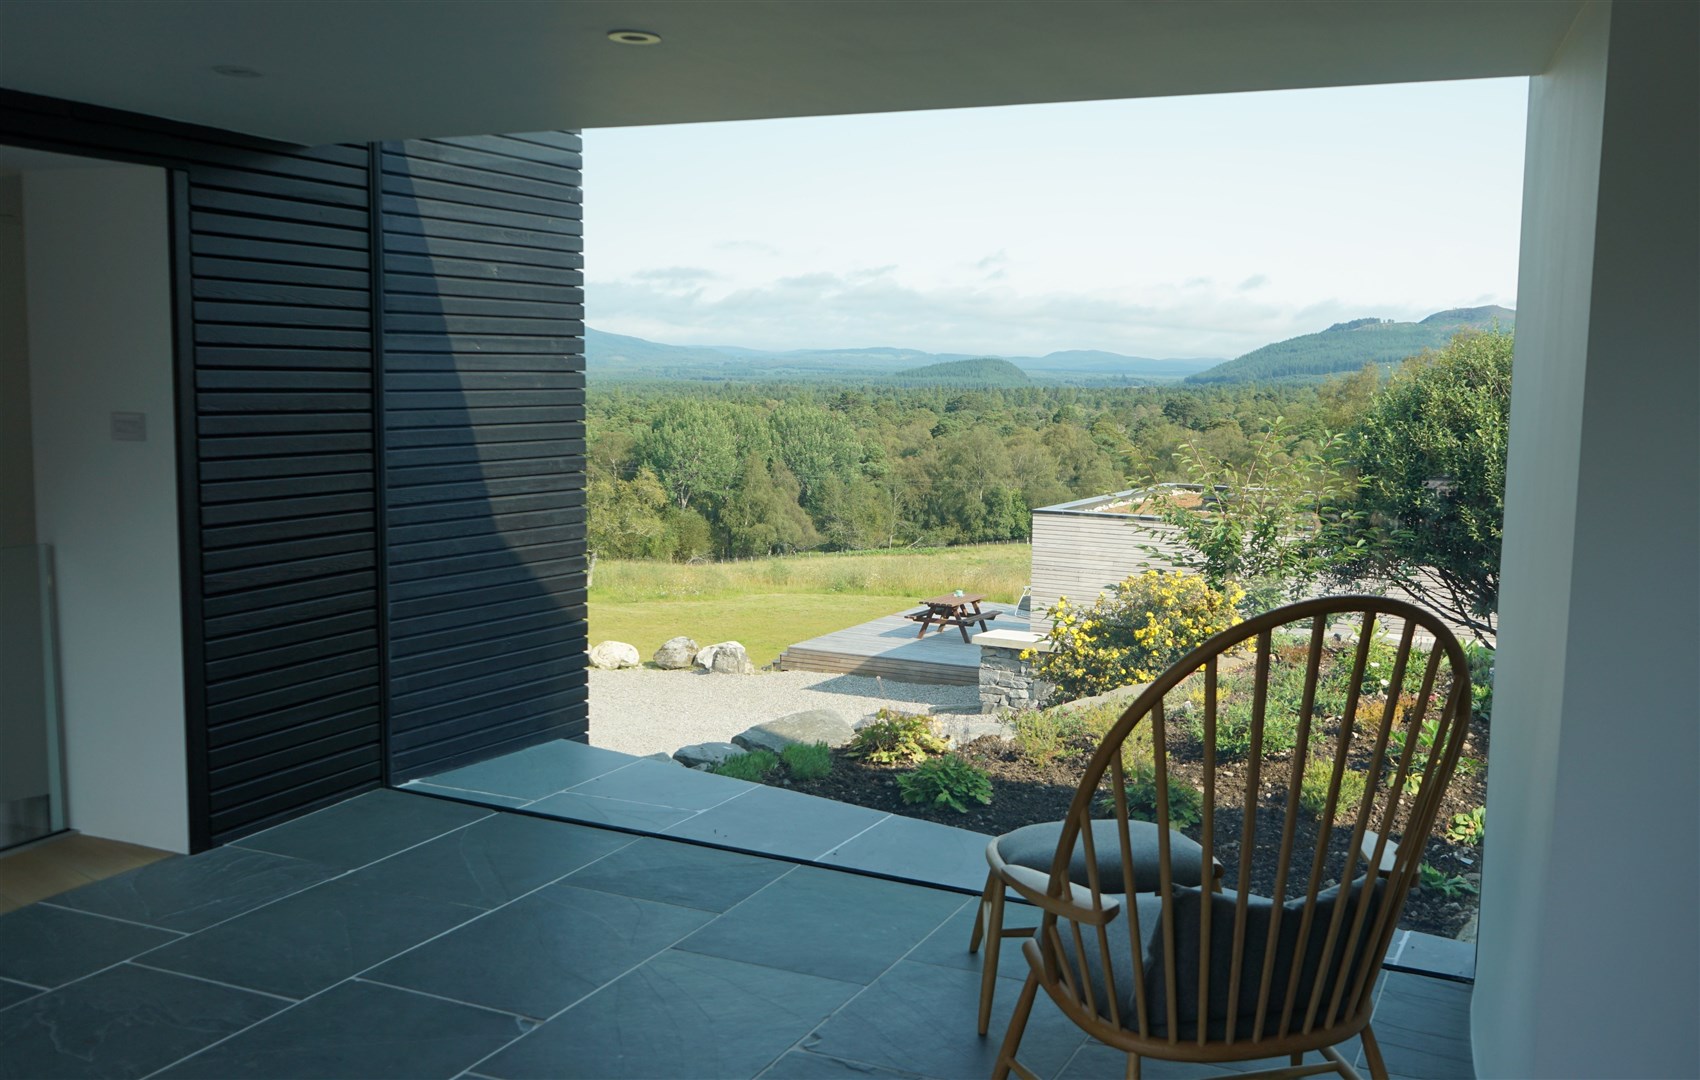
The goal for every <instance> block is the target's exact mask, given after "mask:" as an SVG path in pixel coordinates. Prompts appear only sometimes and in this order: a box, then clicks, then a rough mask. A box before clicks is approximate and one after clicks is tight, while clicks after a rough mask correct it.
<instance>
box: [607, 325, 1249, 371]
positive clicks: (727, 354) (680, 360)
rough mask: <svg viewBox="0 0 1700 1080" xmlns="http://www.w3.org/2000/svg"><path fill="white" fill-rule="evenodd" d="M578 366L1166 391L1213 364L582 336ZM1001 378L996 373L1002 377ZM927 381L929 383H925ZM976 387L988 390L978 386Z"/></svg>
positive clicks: (1102, 355) (1080, 353)
mask: <svg viewBox="0 0 1700 1080" xmlns="http://www.w3.org/2000/svg"><path fill="white" fill-rule="evenodd" d="M584 350H585V366H586V369H587V372H588V374H589V377H590V378H591V379H592V380H594V381H596V382H640V381H641V382H676V381H695V382H812V381H819V382H870V383H879V382H885V381H890V380H893V379H900V380H902V381H904V382H905V383H908V382H910V374H911V373H912V372H914V371H916V370H918V369H922V368H926V367H930V366H933V365H938V364H948V363H953V362H956V361H968V362H979V361H980V360H986V359H991V360H998V361H1001V362H1003V363H1007V364H1008V365H1010V366H1012V367H1014V368H1015V369H1016V370H1017V372H1018V373H1024V378H1025V379H1026V380H1027V381H1026V382H1022V383H1007V384H1000V385H1029V384H1030V383H1031V382H1039V383H1046V384H1051V385H1056V384H1063V385H1106V384H1109V385H1115V384H1138V383H1167V382H1174V381H1176V380H1178V379H1181V378H1184V377H1185V376H1187V375H1190V374H1192V373H1194V372H1197V371H1203V370H1204V369H1205V368H1208V367H1210V366H1211V365H1213V364H1216V363H1218V361H1216V360H1209V359H1179V360H1153V359H1150V358H1149V357H1143V356H1124V355H1122V354H1120V353H1112V352H1096V351H1089V350H1071V351H1065V352H1054V353H1048V354H1047V355H1045V356H1007V357H985V356H978V357H977V356H975V355H974V354H972V353H929V352H922V351H920V350H918V349H900V348H892V347H885V346H879V347H874V348H866V349H794V350H791V351H788V352H769V351H764V350H761V349H749V348H743V347H741V346H734V345H663V344H661V343H660V342H655V341H646V340H644V339H643V338H637V337H628V336H626V335H624V334H609V333H605V332H603V331H601V330H596V329H593V328H588V327H587V328H586V329H585V335H584ZM1007 376H1008V372H1004V373H1003V377H1007ZM928 377H929V378H930V377H931V376H928ZM978 385H992V384H991V383H979V384H978Z"/></svg>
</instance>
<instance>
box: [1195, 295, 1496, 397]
mask: <svg viewBox="0 0 1700 1080" xmlns="http://www.w3.org/2000/svg"><path fill="white" fill-rule="evenodd" d="M1516 321H1517V313H1516V312H1514V311H1512V310H1511V309H1509V308H1502V307H1494V306H1489V307H1476V308H1451V309H1449V310H1446V311H1437V312H1435V313H1434V314H1433V315H1430V316H1429V317H1428V318H1426V319H1424V320H1422V321H1421V322H1414V323H1410V322H1393V321H1391V320H1388V319H1353V320H1352V321H1350V322H1343V323H1335V324H1334V325H1333V326H1330V327H1329V328H1328V329H1326V330H1323V331H1322V332H1320V333H1316V334H1305V335H1302V336H1300V337H1295V338H1288V339H1287V340H1286V341H1277V342H1275V343H1274V344H1273V345H1265V346H1263V347H1262V348H1261V349H1253V350H1252V351H1251V352H1248V353H1246V354H1245V355H1244V356H1242V357H1239V358H1238V359H1236V360H1229V361H1228V362H1227V363H1225V364H1218V365H1216V366H1215V367H1213V368H1210V369H1208V370H1206V371H1201V372H1198V373H1197V374H1194V375H1189V376H1187V379H1186V381H1187V382H1188V383H1192V384H1207V383H1240V382H1301V381H1302V382H1310V381H1315V380H1318V379H1323V378H1326V377H1328V376H1330V375H1337V374H1340V373H1341V372H1347V371H1356V370H1358V369H1359V368H1361V367H1363V366H1364V365H1365V364H1372V363H1373V364H1381V365H1383V366H1385V367H1389V368H1391V367H1393V366H1394V365H1396V364H1398V363H1399V362H1400V361H1401V360H1404V359H1405V358H1406V357H1409V356H1415V355H1417V354H1418V353H1420V352H1422V351H1423V350H1424V349H1438V348H1440V347H1442V346H1444V345H1445V344H1446V343H1447V342H1448V341H1451V340H1452V338H1453V337H1454V336H1455V335H1456V334H1457V333H1458V331H1459V330H1462V329H1465V328H1470V329H1475V330H1486V329H1489V328H1490V327H1492V326H1493V325H1494V324H1495V323H1497V324H1498V325H1499V327H1500V329H1502V330H1511V329H1513V328H1514V327H1515V325H1516Z"/></svg>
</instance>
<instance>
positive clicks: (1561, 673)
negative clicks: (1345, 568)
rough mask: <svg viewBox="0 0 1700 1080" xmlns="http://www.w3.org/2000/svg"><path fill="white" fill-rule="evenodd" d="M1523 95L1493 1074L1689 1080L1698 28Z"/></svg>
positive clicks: (1697, 869)
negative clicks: (1525, 126)
mask: <svg viewBox="0 0 1700 1080" xmlns="http://www.w3.org/2000/svg"><path fill="white" fill-rule="evenodd" d="M1696 10H1697V9H1696V8H1695V6H1693V5H1691V4H1686V3H1682V4H1676V3H1672V4H1644V3H1635V4H1616V5H1615V6H1614V5H1611V4H1607V3H1593V4H1590V5H1589V6H1588V7H1587V8H1585V9H1584V10H1583V12H1582V14H1581V15H1580V16H1579V18H1578V21H1577V24H1576V26H1575V28H1574V29H1573V31H1572V33H1571V35H1570V37H1569V39H1568V40H1567V42H1566V45H1565V47H1564V49H1563V50H1562V51H1561V53H1560V54H1559V56H1558V58H1557V59H1556V61H1555V64H1554V67H1553V68H1552V70H1551V71H1550V72H1548V73H1547V74H1545V75H1543V76H1540V77H1538V78H1536V79H1534V80H1533V83H1532V86H1531V97H1530V115H1529V135H1528V152H1527V158H1526V164H1525V177H1526V180H1525V185H1526V188H1525V195H1524V210H1523V241H1522V253H1521V280H1520V282H1519V286H1518V305H1517V308H1518V311H1517V354H1516V363H1515V369H1514V370H1515V375H1514V381H1513V389H1512V413H1511V451H1510V461H1509V463H1508V469H1507V480H1506V507H1505V510H1506V522H1505V546H1504V554H1503V568H1502V588H1501V593H1500V615H1501V622H1500V637H1499V645H1500V649H1499V653H1498V657H1497V673H1496V674H1497V678H1496V684H1495V701H1494V718H1493V776H1492V780H1491V783H1490V784H1489V788H1488V821H1489V829H1488V840H1487V853H1486V859H1485V863H1484V867H1483V873H1484V879H1483V882H1482V915H1481V928H1480V948H1479V954H1478V965H1477V981H1476V989H1475V994H1474V997H1473V1004H1472V1028H1473V1041H1474V1048H1475V1059H1476V1060H1475V1064H1476V1069H1477V1073H1478V1075H1480V1076H1483V1077H1496V1076H1518V1077H1525V1076H1542V1077H1559V1076H1637V1077H1651V1076H1688V1077H1692V1076H1696V1075H1700V1036H1697V1034H1696V1029H1697V1027H1700V1025H1697V1023H1696V1017H1700V911H1697V897H1700V722H1697V721H1700V678H1697V676H1696V661H1697V658H1700V656H1697V654H1700V195H1697V193H1700V76H1697V73H1696V72H1697V44H1700V19H1697V14H1696Z"/></svg>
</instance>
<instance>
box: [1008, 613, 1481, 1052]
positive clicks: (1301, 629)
mask: <svg viewBox="0 0 1700 1080" xmlns="http://www.w3.org/2000/svg"><path fill="white" fill-rule="evenodd" d="M1398 623H1402V624H1403V625H1402V626H1398V625H1397V624H1398ZM1389 626H1392V627H1394V628H1395V633H1394V634H1393V635H1391V636H1384V635H1383V632H1384V630H1385V629H1386V628H1387V627H1389ZM1419 632H1422V633H1424V634H1426V635H1427V636H1428V637H1429V638H1431V639H1432V642H1433V643H1432V645H1430V646H1429V647H1428V648H1427V649H1423V648H1421V647H1419V646H1418V645H1417V644H1416V641H1417V635H1418V633H1419ZM1469 717H1470V681H1469V663H1468V660H1467V658H1466V656H1465V653H1464V650H1463V649H1462V648H1461V647H1460V646H1459V644H1458V641H1457V639H1456V638H1455V637H1454V636H1453V635H1452V633H1451V632H1450V631H1449V630H1448V629H1447V627H1446V626H1445V624H1443V623H1442V622H1440V620H1439V619H1437V618H1435V617H1434V616H1433V615H1432V614H1430V613H1428V612H1426V611H1423V610H1422V609H1420V608H1417V607H1415V606H1413V605H1411V604H1407V603H1404V602H1401V601H1397V600H1391V599H1386V598H1382V597H1372V596H1343V597H1328V598H1324V599H1320V600H1310V601H1305V602H1302V603H1297V604H1293V605H1290V606H1288V607H1284V608H1281V609H1278V610H1276V611H1271V612H1268V613H1266V614H1264V615H1260V616H1258V617H1256V618H1253V619H1250V620H1247V621H1246V622H1243V623H1240V624H1239V625H1237V626H1235V627H1233V628H1231V629H1229V630H1227V631H1225V632H1223V633H1221V634H1218V635H1216V636H1215V637H1213V638H1212V639H1210V640H1209V641H1207V642H1205V643H1204V644H1203V645H1202V646H1200V647H1199V648H1198V649H1196V650H1194V651H1193V652H1192V653H1191V654H1189V655H1188V656H1186V657H1185V658H1183V659H1182V660H1180V661H1179V662H1178V663H1176V664H1175V665H1174V666H1173V667H1171V668H1170V669H1169V670H1168V671H1166V672H1165V673H1164V674H1163V675H1162V676H1160V677H1159V678H1158V679H1157V681H1155V682H1154V683H1152V684H1151V685H1150V686H1149V687H1147V688H1146V690H1145V691H1144V692H1143V693H1141V694H1140V695H1139V697H1138V698H1137V699H1135V701H1134V702H1133V704H1132V705H1131V706H1130V707H1129V708H1128V710H1127V711H1126V712H1125V713H1124V714H1123V715H1122V717H1121V719H1120V720H1119V721H1118V722H1117V723H1116V724H1115V725H1114V726H1113V727H1112V728H1111V729H1110V731H1109V733H1108V734H1107V735H1106V737H1105V739H1104V741H1103V744H1102V745H1101V746H1100V747H1099V749H1098V751H1097V753H1096V754H1095V755H1094V757H1093V758H1092V760H1091V762H1090V763H1089V764H1088V766H1087V768H1086V772H1085V775H1084V777H1083V778H1082V780H1081V783H1080V788H1079V790H1078V791H1077V792H1076V794H1075V798H1074V802H1073V804H1072V806H1071V808H1070V810H1069V814H1068V817H1067V819H1066V821H1065V822H1064V827H1063V832H1062V835H1061V838H1060V842H1059V844H1058V848H1057V856H1056V860H1055V862H1054V863H1053V865H1052V867H1051V872H1050V877H1049V880H1048V882H1047V883H1046V895H1047V896H1049V897H1055V898H1058V899H1059V900H1060V901H1061V902H1060V903H1059V904H1058V905H1056V906H1054V907H1049V908H1048V909H1047V911H1046V913H1045V915H1044V917H1043V918H1042V920H1041V923H1040V928H1039V930H1038V932H1037V934H1036V935H1035V944H1036V946H1037V948H1038V949H1039V955H1040V957H1041V959H1042V961H1043V963H1042V974H1041V977H1042V978H1043V979H1044V980H1045V982H1046V983H1047V984H1048V989H1049V990H1050V991H1051V994H1052V996H1053V997H1054V998H1056V999H1057V1000H1058V1003H1059V1004H1060V1005H1061V1006H1062V1007H1063V1009H1064V1011H1065V1012H1067V1013H1069V1014H1070V1015H1071V1016H1072V1017H1073V1018H1074V1019H1075V1020H1076V1022H1078V1023H1080V1024H1081V1025H1082V1026H1084V1027H1086V1028H1087V1029H1088V1030H1089V1031H1091V1032H1092V1033H1093V1034H1095V1035H1097V1036H1098V1037H1099V1038H1101V1039H1104V1040H1105V1041H1109V1042H1111V1043H1112V1044H1113V1045H1122V1046H1124V1047H1127V1048H1129V1049H1134V1050H1138V1051H1141V1052H1145V1053H1152V1052H1157V1053H1159V1055H1160V1056H1178V1057H1184V1058H1189V1059H1193V1060H1201V1059H1208V1058H1209V1057H1210V1056H1211V1055H1212V1054H1213V1053H1219V1054H1220V1056H1222V1057H1225V1058H1234V1057H1257V1056H1264V1054H1278V1053H1283V1052H1288V1053H1290V1052H1296V1051H1297V1050H1300V1049H1311V1048H1318V1047H1321V1046H1325V1045H1329V1044H1331V1043H1333V1042H1337V1041H1340V1040H1341V1039H1344V1038H1346V1037H1349V1035H1350V1034H1351V1033H1353V1032H1354V1031H1356V1030H1357V1029H1358V1028H1361V1027H1362V1026H1363V1024H1364V1023H1365V1022H1367V1021H1368V1018H1369V1013H1370V1010H1371V1005H1372V990H1373V987H1374V983H1375V978H1376V974H1377V972H1378V971H1379V969H1380V966H1381V962H1382V960H1383V958H1384V957H1385V955H1386V952H1387V948H1388V945H1389V943H1390V942H1391V940H1392V937H1393V933H1394V930H1395V928H1396V925H1397V923H1398V918H1399V913H1400V910H1401V909H1402V907H1403V906H1404V902H1405V896H1406V894H1407V893H1408V892H1409V890H1410V888H1411V886H1412V883H1413V881H1414V879H1415V878H1416V875H1417V870H1418V867H1419V866H1420V865H1421V863H1422V861H1423V857H1424V847H1425V845H1426V842H1427V840H1428V837H1429V834H1430V831H1431V830H1432V828H1433V826H1434V821H1435V817H1436V815H1437V812H1438V809H1439V806H1440V801H1441V798H1442V796H1443V795H1444V793H1445V789H1446V787H1447V785H1448V783H1449V782H1450V780H1451V777H1452V773H1453V769H1454V767H1455V766H1456V764H1457V761H1458V757H1459V753H1460V751H1461V749H1462V747H1463V744H1464V739H1465V736H1466V734H1467V730H1468V726H1469ZM1142 808H1143V809H1145V810H1146V811H1147V812H1146V813H1145V814H1143V815H1142V814H1140V813H1139V811H1140V810H1141V809H1142ZM1134 816H1146V817H1154V818H1155V820H1156V821H1157V822H1158V824H1159V825H1160V826H1162V827H1161V828H1160V829H1159V830H1158V835H1159V838H1160V842H1159V859H1158V865H1157V867H1156V868H1155V870H1154V871H1153V870H1152V868H1151V867H1149V866H1148V865H1146V866H1141V867H1137V868H1136V867H1135V865H1134V860H1133V858H1132V856H1131V851H1130V850H1129V849H1128V847H1127V845H1128V821H1129V820H1130V817H1134ZM1095 818H1096V819H1098V820H1100V821H1102V820H1103V819H1104V818H1112V819H1113V820H1115V821H1116V822H1118V823H1119V825H1120V828H1119V830H1116V831H1117V832H1119V835H1120V837H1121V844H1122V845H1123V851H1124V856H1123V857H1122V858H1121V859H1120V860H1119V863H1120V867H1121V877H1120V878H1119V879H1118V878H1106V877H1104V876H1103V875H1102V873H1101V871H1100V870H1099V869H1098V867H1099V863H1100V860H1099V859H1098V858H1097V855H1096V852H1095V851H1094V844H1095V842H1097V843H1101V842H1102V836H1103V828H1102V826H1100V828H1099V829H1097V830H1094V829H1093V828H1092V827H1091V825H1090V823H1091V821H1092V820H1094V819H1095ZM1189 818H1196V820H1195V821H1191V822H1189V821H1188V820H1187V819H1189ZM1170 827H1179V828H1183V829H1192V828H1196V829H1197V831H1198V840H1199V843H1200V844H1201V845H1202V848H1203V853H1202V857H1201V858H1202V863H1203V867H1201V875H1189V876H1191V878H1192V880H1204V881H1209V880H1210V876H1209V874H1208V872H1205V871H1204V869H1203V868H1204V867H1208V866H1209V864H1210V861H1211V860H1212V859H1213V858H1220V859H1221V861H1222V862H1223V863H1224V864H1225V865H1226V867H1227V873H1226V875H1225V880H1226V889H1225V891H1222V892H1218V893H1212V892H1209V891H1208V890H1200V889H1196V888H1192V889H1189V888H1184V887H1177V885H1176V883H1175V867H1174V866H1173V865H1172V864H1171V860H1170V845H1169V843H1168V842H1167V840H1168V833H1169V828H1170ZM1095 832H1096V833H1097V834H1098V835H1097V837H1096V838H1095V836H1094V833H1095ZM1400 841H1404V842H1400ZM1077 848H1083V849H1084V851H1085V854H1086V865H1087V866H1089V867H1091V868H1092V872H1091V873H1090V874H1089V881H1088V882H1087V884H1086V887H1085V888H1084V889H1082V888H1081V887H1080V886H1079V885H1074V886H1073V887H1071V886H1070V883H1069V881H1068V868H1069V864H1070V861H1071V859H1072V858H1073V857H1074V855H1075V853H1076V849H1077ZM1116 861H1117V860H1115V859H1113V858H1112V859H1111V860H1109V861H1108V862H1109V864H1114V863H1115V862H1116ZM1087 894H1089V896H1088V895H1087ZM1137 894H1148V895H1145V896H1139V895H1137ZM1071 905H1072V906H1071ZM1107 908H1115V909H1118V910H1117V913H1116V914H1115V916H1114V917H1113V918H1106V917H1103V916H1102V915H1100V917H1096V918H1094V917H1082V916H1080V914H1079V913H1080V912H1081V911H1082V910H1083V909H1084V910H1086V911H1099V912H1102V911H1104V909H1107ZM1059 912H1060V914H1059ZM1071 912H1072V913H1074V914H1073V916H1072V917H1071V914H1070V913H1071ZM1118 923H1119V925H1118ZM1253 1046H1255V1047H1256V1048H1257V1050H1258V1052H1256V1053H1253V1052H1251V1049H1250V1048H1251V1047H1253ZM1163 1047H1167V1048H1168V1049H1169V1050H1170V1051H1178V1052H1175V1053H1171V1054H1169V1055H1162V1054H1161V1049H1162V1048H1163Z"/></svg>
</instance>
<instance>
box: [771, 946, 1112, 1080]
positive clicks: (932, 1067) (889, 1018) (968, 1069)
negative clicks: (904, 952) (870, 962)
mask: <svg viewBox="0 0 1700 1080" xmlns="http://www.w3.org/2000/svg"><path fill="white" fill-rule="evenodd" d="M1008 989H1011V990H1013V989H1016V988H1015V987H1013V986H1011V987H1009V988H1008ZM1015 999H1016V994H1015V993H1005V994H1000V995H999V996H998V999H997V1001H996V1002H995V1003H994V1005H993V1007H992V1026H991V1034H990V1035H989V1036H988V1037H985V1038H982V1037H981V1036H980V1035H979V1034H978V1033H977V1032H976V1031H975V1019H976V1016H977V1014H978V1011H979V1003H980V979H979V976H978V975H976V974H975V973H974V972H971V971H961V970H956V969H953V968H943V967H937V966H934V965H932V964H914V963H908V962H904V963H900V964H898V965H897V966H896V967H894V968H892V969H891V970H890V971H889V972H887V973H886V974H884V975H882V976H880V978H879V980H878V981H876V982H875V983H874V984H873V985H871V986H869V987H868V989H867V990H866V992H864V993H862V994H859V995H857V997H856V998H855V1000H853V1001H851V1002H850V1003H849V1004H848V1005H846V1006H845V1007H844V1008H843V1009H841V1010H839V1011H838V1012H837V1013H836V1014H834V1016H833V1017H832V1019H830V1020H828V1021H827V1022H826V1023H825V1024H822V1025H821V1027H820V1030H818V1031H816V1032H815V1033H813V1034H812V1035H810V1036H809V1037H808V1038H807V1039H805V1040H804V1041H803V1048H804V1049H806V1050H809V1051H811V1052H813V1053H817V1054H826V1055H828V1056H831V1057H851V1058H854V1059H857V1060H861V1061H866V1062H868V1063H869V1064H871V1065H879V1066H882V1067H885V1068H897V1069H909V1070H912V1071H915V1072H919V1073H922V1074H924V1075H926V1076H935V1077H939V1078H941V1080H956V1078H958V1077H964V1078H966V1077H973V1078H976V1080H978V1078H979V1077H983V1076H990V1075H991V1072H992V1066H993V1064H994V1063H995V1062H996V1060H997V1054H998V1046H999V1044H1000V1042H1001V1038H1002V1034H1003V1032H1004V1031H1005V1030H1006V1029H1007V1027H1008V1024H1009V1017H1010V1014H1011V1013H1012V1012H1013V1011H1014V1008H1015ZM1085 1041H1086V1035H1085V1033H1084V1032H1082V1031H1081V1030H1080V1029H1079V1028H1078V1027H1076V1026H1075V1025H1074V1023H1073V1022H1072V1021H1070V1020H1069V1019H1068V1018H1067V1017H1065V1016H1063V1014H1062V1013H1061V1012H1059V1011H1057V1009H1055V1008H1054V1007H1051V1006H1050V1003H1049V1002H1048V1001H1041V1002H1038V1003H1036V1004H1035V1005H1034V1008H1033V1014H1032V1017H1031V1019H1030V1020H1029V1021H1028V1024H1027V1030H1026V1033H1025V1035H1024V1036H1023V1037H1022V1041H1021V1061H1022V1063H1023V1064H1024V1065H1026V1066H1027V1067H1028V1068H1030V1069H1032V1070H1033V1071H1034V1072H1036V1073H1037V1074H1039V1075H1040V1076H1054V1075H1055V1074H1056V1073H1057V1071H1058V1070H1060V1069H1061V1068H1062V1067H1063V1065H1064V1064H1066V1063H1067V1062H1068V1060H1069V1059H1070V1058H1071V1057H1073V1056H1074V1052H1075V1051H1076V1050H1077V1049H1079V1047H1080V1046H1081V1044H1082V1043H1084V1042H1085Z"/></svg>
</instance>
